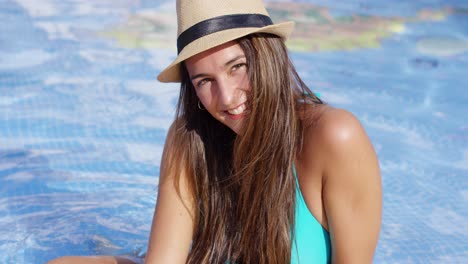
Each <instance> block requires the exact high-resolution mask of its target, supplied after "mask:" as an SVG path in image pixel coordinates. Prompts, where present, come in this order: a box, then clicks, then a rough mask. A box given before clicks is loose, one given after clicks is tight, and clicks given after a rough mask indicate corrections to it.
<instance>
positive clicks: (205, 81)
mask: <svg viewBox="0 0 468 264" xmlns="http://www.w3.org/2000/svg"><path fill="white" fill-rule="evenodd" d="M207 82H208V79H202V80H200V81H198V82H197V88H200V87H202V86H203V85H204V84H206V83H207Z"/></svg>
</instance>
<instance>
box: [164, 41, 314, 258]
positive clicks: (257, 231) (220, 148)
mask: <svg viewBox="0 0 468 264" xmlns="http://www.w3.org/2000/svg"><path fill="white" fill-rule="evenodd" d="M236 41H237V42H238V43H239V45H240V46H241V48H242V49H243V51H244V53H245V56H246V58H247V65H248V73H249V79H250V85H251V91H250V93H249V99H248V104H249V106H248V109H249V111H250V113H249V115H248V116H246V118H245V119H244V123H243V131H242V133H241V134H242V135H241V136H237V135H236V134H235V133H234V132H233V131H231V129H229V128H228V127H226V126H224V125H223V124H221V123H220V122H219V121H217V120H216V119H214V118H213V117H212V116H211V115H210V114H209V113H208V112H207V111H204V110H201V109H199V108H198V106H197V104H198V98H197V96H196V93H195V91H194V87H193V85H192V83H191V80H190V78H189V75H188V73H187V70H186V68H185V66H184V65H183V64H182V65H181V72H182V81H181V90H180V97H179V102H178V107H177V119H176V123H175V128H176V134H175V135H176V136H175V137H176V138H175V141H174V143H175V144H174V146H173V147H174V148H175V151H176V152H177V153H178V155H177V157H179V158H180V159H182V160H180V164H184V166H186V169H187V174H188V179H187V182H188V185H189V188H190V193H191V195H192V198H193V201H194V203H195V204H194V215H193V219H194V227H193V228H194V229H193V230H194V232H193V241H192V248H191V250H190V253H189V256H188V260H187V263H197V264H199V263H290V259H291V246H292V243H293V238H294V221H295V219H294V215H295V192H296V182H295V179H294V177H293V175H292V166H293V165H292V164H293V160H294V157H295V155H296V152H297V150H298V149H297V146H301V145H302V144H301V141H302V137H301V135H302V127H301V122H300V118H299V117H298V110H300V108H301V107H300V106H301V105H303V104H304V102H309V104H321V103H322V102H321V101H320V99H318V98H317V97H315V95H313V93H312V92H311V91H310V90H309V88H307V86H306V85H305V84H304V83H303V82H302V80H301V79H300V78H299V76H298V74H297V72H296V70H295V69H294V66H293V65H292V63H291V61H290V60H289V57H288V54H287V50H286V47H285V45H284V42H283V40H282V39H281V38H279V37H277V36H275V35H271V34H254V35H249V36H246V37H243V38H241V39H238V40H236ZM173 163H174V162H173ZM175 163H176V162H175ZM177 181H178V180H177V179H176V183H177Z"/></svg>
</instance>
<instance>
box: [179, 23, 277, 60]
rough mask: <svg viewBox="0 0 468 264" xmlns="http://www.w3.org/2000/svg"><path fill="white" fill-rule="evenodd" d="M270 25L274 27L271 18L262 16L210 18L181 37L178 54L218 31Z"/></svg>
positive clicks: (189, 29)
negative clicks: (191, 44) (197, 40)
mask: <svg viewBox="0 0 468 264" xmlns="http://www.w3.org/2000/svg"><path fill="white" fill-rule="evenodd" d="M269 25H273V21H271V18H270V17H269V16H266V15H261V14H236V15H225V16H219V17H214V18H210V19H207V20H204V21H201V22H199V23H197V24H195V25H193V26H191V27H190V28H188V29H187V30H185V31H184V32H182V33H181V34H180V35H179V37H178V38H177V53H180V52H181V51H182V49H184V48H185V46H187V45H188V44H190V43H191V42H192V41H194V40H196V39H199V38H201V37H204V36H206V35H209V34H212V33H215V32H218V31H222V30H226V29H233V28H248V27H258V28H260V27H265V26H269Z"/></svg>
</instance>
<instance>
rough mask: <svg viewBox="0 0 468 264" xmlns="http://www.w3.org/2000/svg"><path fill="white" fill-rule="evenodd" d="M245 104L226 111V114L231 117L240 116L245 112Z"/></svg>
mask: <svg viewBox="0 0 468 264" xmlns="http://www.w3.org/2000/svg"><path fill="white" fill-rule="evenodd" d="M245 108H246V106H245V104H242V105H240V106H239V107H237V108H236V109H232V110H228V111H227V112H228V113H229V114H231V115H239V114H242V113H243V112H244V111H245Z"/></svg>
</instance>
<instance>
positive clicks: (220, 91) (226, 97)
mask: <svg viewBox="0 0 468 264" xmlns="http://www.w3.org/2000/svg"><path fill="white" fill-rule="evenodd" d="M217 84H218V87H217V95H218V103H219V104H220V106H223V107H229V106H232V103H235V102H234V100H235V98H236V93H237V91H238V89H237V84H236V83H235V82H234V81H233V80H232V79H230V78H220V79H218V81H217Z"/></svg>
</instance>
